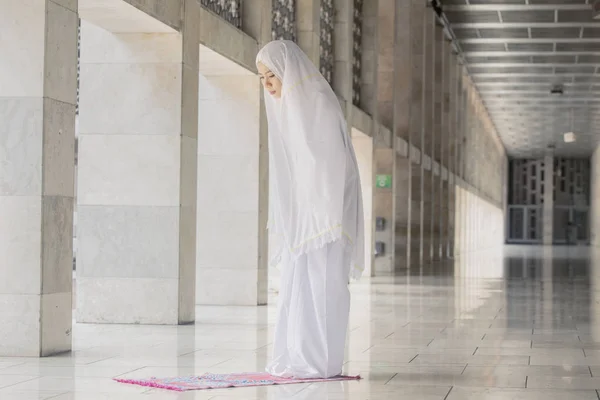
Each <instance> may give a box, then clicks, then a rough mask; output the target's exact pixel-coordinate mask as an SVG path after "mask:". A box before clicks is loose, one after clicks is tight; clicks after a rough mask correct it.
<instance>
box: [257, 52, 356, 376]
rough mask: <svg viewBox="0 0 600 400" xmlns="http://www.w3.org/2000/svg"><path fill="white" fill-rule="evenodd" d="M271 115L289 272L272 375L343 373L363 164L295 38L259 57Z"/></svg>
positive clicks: (273, 188)
mask: <svg viewBox="0 0 600 400" xmlns="http://www.w3.org/2000/svg"><path fill="white" fill-rule="evenodd" d="M256 64H257V68H258V71H259V74H260V76H261V81H262V84H263V86H264V89H265V90H264V93H265V103H266V110H267V118H268V122H269V174H270V179H269V230H270V233H271V234H272V235H275V236H277V237H278V239H279V240H278V243H280V245H279V246H277V248H271V253H272V254H273V255H274V258H273V260H272V262H275V263H281V266H282V267H281V268H282V276H281V286H280V292H279V296H280V297H279V308H278V314H277V325H276V328H275V342H274V351H273V359H272V361H271V362H270V364H269V365H268V367H267V372H269V373H270V374H271V375H275V376H281V377H294V378H329V377H333V376H336V375H339V374H341V372H342V365H343V363H344V349H345V343H346V331H347V329H348V317H349V312H350V292H349V290H348V282H349V278H355V279H358V278H359V277H360V275H361V274H362V270H363V264H364V219H363V209H362V198H361V187H360V179H359V173H358V165H357V161H356V156H355V154H354V149H353V147H352V141H351V139H350V136H349V134H348V130H347V127H346V120H345V118H344V116H343V113H342V110H341V108H340V105H339V102H338V99H337V97H336V95H335V93H334V92H333V90H332V89H331V87H330V86H329V84H328V83H327V81H326V80H325V78H323V76H322V75H321V74H320V73H319V71H318V69H317V68H316V67H315V66H314V64H312V62H311V61H310V60H309V59H308V57H307V56H306V54H304V53H303V52H302V50H300V48H299V47H298V46H297V45H296V44H295V43H294V42H291V41H285V40H278V41H274V42H271V43H269V44H267V45H266V46H265V47H264V48H263V49H262V50H261V51H260V52H259V53H258V56H257V59H256Z"/></svg>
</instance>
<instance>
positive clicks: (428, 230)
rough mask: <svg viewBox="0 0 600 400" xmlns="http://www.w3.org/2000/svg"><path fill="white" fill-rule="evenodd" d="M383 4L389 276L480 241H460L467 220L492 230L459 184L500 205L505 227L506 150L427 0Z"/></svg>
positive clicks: (379, 81)
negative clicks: (470, 208)
mask: <svg viewBox="0 0 600 400" xmlns="http://www.w3.org/2000/svg"><path fill="white" fill-rule="evenodd" d="M376 7H377V12H376V13H374V14H375V15H376V16H377V17H376V18H374V20H376V21H377V37H378V43H377V46H376V47H377V60H378V62H377V73H376V85H375V86H376V89H375V91H374V92H375V94H374V96H373V104H374V107H373V115H374V118H375V119H376V120H377V121H378V122H379V123H380V124H382V125H384V126H388V127H390V129H391V132H392V137H393V142H392V146H391V147H389V148H388V147H386V146H385V145H384V146H382V147H379V148H377V149H376V151H375V165H374V168H375V174H377V175H392V176H393V185H392V187H389V188H388V187H378V188H376V189H375V198H374V203H375V216H376V217H380V218H383V219H385V221H386V222H387V223H386V224H385V225H384V226H385V228H384V230H383V231H381V232H376V239H375V240H376V241H378V242H380V243H381V244H382V245H383V248H384V249H385V253H384V254H383V255H382V256H381V257H378V259H377V260H376V263H375V273H376V274H391V273H394V272H395V271H397V270H399V269H406V268H419V267H420V266H423V265H425V264H429V263H432V262H436V261H441V260H444V259H447V258H452V257H454V255H455V253H457V252H468V251H472V250H474V249H476V248H477V246H478V244H479V242H477V243H476V240H475V239H474V240H473V241H463V243H462V244H461V246H459V247H457V244H456V243H455V236H456V234H457V233H456V230H457V228H458V227H459V226H460V228H461V229H462V230H466V229H469V228H473V229H475V230H482V229H484V228H483V224H480V223H474V224H473V225H472V226H471V225H469V224H471V223H472V221H469V222H468V223H467V221H466V218H471V217H473V215H471V214H469V212H468V209H467V208H466V206H465V205H466V203H465V204H456V202H457V198H458V195H457V192H456V188H457V187H462V188H464V189H465V190H466V191H467V192H469V193H472V194H473V196H474V198H476V199H479V200H477V202H482V203H486V204H491V205H492V207H493V208H494V209H498V210H499V214H494V215H495V217H494V218H495V219H494V223H493V225H494V226H497V227H502V226H503V212H504V210H503V204H504V199H503V196H504V186H505V183H504V181H505V176H506V173H505V169H506V154H505V151H504V148H503V146H502V144H501V143H500V142H499V139H498V136H497V134H496V132H495V130H494V127H493V124H492V123H491V121H490V119H489V116H488V115H487V112H486V110H485V108H484V106H483V103H482V101H481V99H480V98H479V97H478V96H477V94H476V92H475V89H474V87H473V84H472V83H471V82H470V81H469V80H468V78H467V77H466V75H465V73H466V72H465V71H464V69H463V67H462V66H461V64H460V60H459V58H458V56H457V55H456V54H454V51H453V49H452V46H451V43H450V42H449V40H448V39H447V38H446V36H445V33H444V29H443V27H442V25H441V24H440V22H438V19H437V16H436V14H435V13H434V10H433V9H432V8H430V7H428V5H427V2H423V1H419V0H400V1H394V0H379V1H378V2H377V5H376ZM463 197H464V196H463ZM465 198H466V197H465ZM469 199H470V200H469V201H470V203H469V204H470V205H471V206H473V204H471V203H472V202H473V201H475V200H473V199H471V197H469ZM465 201H466V200H465ZM478 204H479V203H478ZM477 207H478V209H482V210H483V209H485V208H486V207H487V206H486V205H484V204H482V205H481V206H479V205H478V206H477ZM467 215H468V217H467ZM477 215H478V217H477V218H481V219H483V218H484V217H483V215H481V217H479V214H477ZM473 235H474V236H473V237H474V238H476V237H477V235H478V234H477V232H474V233H473ZM493 237H494V238H497V237H499V236H497V235H496V236H493ZM494 240H495V239H494ZM467 243H468V245H467ZM497 245H501V241H499V240H498V243H497Z"/></svg>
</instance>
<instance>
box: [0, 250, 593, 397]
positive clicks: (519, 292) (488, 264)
mask: <svg viewBox="0 0 600 400" xmlns="http://www.w3.org/2000/svg"><path fill="white" fill-rule="evenodd" d="M599 285H600V256H599V255H597V254H596V253H592V252H591V251H590V250H589V249H587V248H583V247H578V248H575V247H571V248H567V247H563V248H555V249H553V250H552V249H546V250H544V249H541V248H534V247H529V248H521V247H508V248H506V249H504V250H502V251H493V252H491V251H490V252H481V253H478V254H471V255H469V256H468V257H463V258H462V259H460V260H458V261H456V262H453V263H443V264H439V265H435V266H433V267H428V268H414V269H412V270H411V271H410V272H408V273H402V274H400V275H399V276H396V277H385V278H384V277H381V278H374V279H371V280H368V279H365V280H362V281H361V282H359V283H356V284H353V285H352V294H353V300H352V301H353V307H352V312H351V322H350V325H351V327H350V329H351V332H350V334H349V340H348V344H347V364H346V365H345V372H346V373H351V374H361V375H362V376H363V378H364V379H363V380H361V381H358V382H344V383H340V382H337V383H328V384H309V385H289V386H281V387H268V388H249V389H227V390H214V391H204V392H198V391H197V392H187V393H175V392H167V391H162V390H157V389H148V388H143V387H137V386H130V385H124V384H119V383H116V382H113V381H112V380H111V378H113V377H117V376H118V377H129V378H143V377H151V376H175V375H187V374H200V373H203V372H240V371H255V370H262V369H263V367H264V365H265V362H266V360H267V359H268V357H269V353H270V342H271V337H272V334H273V323H274V314H275V312H274V311H275V308H274V307H272V306H270V307H260V308H254V307H246V308H244V307H199V308H198V310H197V316H198V321H197V323H196V324H195V325H194V326H180V327H172V326H122V325H81V324H76V325H75V327H74V331H73V340H74V349H75V351H74V352H73V353H72V354H68V355H63V356H59V357H53V358H44V359H27V358H0V399H2V400H34V399H35V400H41V399H53V400H159V399H160V400H162V399H164V400H170V399H173V400H175V399H177V400H179V399H181V400H184V399H185V400H191V399H198V400H199V399H204V400H208V399H213V400H226V399H244V400H254V399H260V400H263V399H266V400H268V399H277V400H283V399H294V400H342V399H344V400H382V399H390V400H396V399H407V400H408V399H410V400H444V399H447V400H484V399H490V400H504V399H507V400H508V399H510V400H521V399H522V400H538V399H539V400H541V399H545V400H559V399H560V400H563V399H574V400H575V399H576V400H588V399H589V400H592V399H594V400H597V399H599V398H600V395H599V393H598V389H600V287H599Z"/></svg>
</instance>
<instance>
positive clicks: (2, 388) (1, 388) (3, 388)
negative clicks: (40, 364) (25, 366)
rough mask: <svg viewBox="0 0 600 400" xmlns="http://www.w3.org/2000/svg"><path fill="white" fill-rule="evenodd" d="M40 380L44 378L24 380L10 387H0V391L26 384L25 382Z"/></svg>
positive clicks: (37, 377)
mask: <svg viewBox="0 0 600 400" xmlns="http://www.w3.org/2000/svg"><path fill="white" fill-rule="evenodd" d="M42 378H44V376H36V377H35V378H31V379H27V380H24V381H22V382H17V383H13V384H12V385H7V386H1V387H0V390H5V389H8V388H11V387H14V386H17V385H21V384H23V383H27V382H33V381H35V380H41V379H42Z"/></svg>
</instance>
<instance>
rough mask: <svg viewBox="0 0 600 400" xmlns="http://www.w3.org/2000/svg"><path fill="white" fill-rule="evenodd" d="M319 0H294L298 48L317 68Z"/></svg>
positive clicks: (318, 58)
mask: <svg viewBox="0 0 600 400" xmlns="http://www.w3.org/2000/svg"><path fill="white" fill-rule="evenodd" d="M319 10H320V0H296V20H297V41H298V46H300V48H301V49H302V50H303V51H304V52H305V53H306V55H308V58H310V60H311V61H312V62H313V63H314V64H315V65H316V66H317V68H319V60H320V48H319V46H320V43H321V38H320V26H321V25H320V23H321V21H320V13H319Z"/></svg>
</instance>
